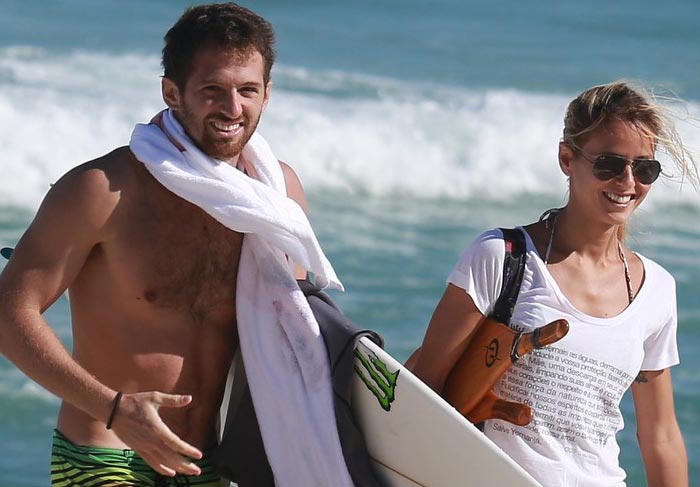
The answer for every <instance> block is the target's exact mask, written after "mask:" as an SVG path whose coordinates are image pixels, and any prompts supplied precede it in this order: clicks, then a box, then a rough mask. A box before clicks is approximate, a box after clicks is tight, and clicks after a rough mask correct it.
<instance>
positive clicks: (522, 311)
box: [411, 82, 697, 487]
mask: <svg viewBox="0 0 700 487" xmlns="http://www.w3.org/2000/svg"><path fill="white" fill-rule="evenodd" d="M659 148H663V149H665V150H666V151H667V152H668V153H669V154H670V155H671V156H672V158H673V159H674V161H675V162H676V163H677V164H678V165H679V167H680V168H681V169H682V170H683V173H684V174H690V175H696V174H697V171H696V169H695V167H694V165H693V163H692V162H693V161H692V158H691V157H690V156H689V155H688V153H687V151H686V150H685V149H684V148H683V147H682V145H680V143H679V141H678V137H677V134H676V132H675V129H674V128H673V126H672V125H671V124H670V123H669V122H668V120H667V118H666V117H665V116H664V112H663V110H662V109H661V108H660V107H659V106H657V105H656V104H654V103H653V102H652V101H651V98H650V97H649V96H648V95H646V94H644V92H643V91H641V90H638V89H636V88H633V87H632V86H630V85H629V84H628V83H624V82H617V83H612V84H607V85H603V86H596V87H594V88H591V89H588V90H586V91H584V92H583V93H581V94H580V95H579V96H578V97H577V98H576V99H575V100H573V101H572V102H571V103H570V105H569V107H568V109H567V113H566V117H565V127H564V135H563V139H562V141H561V142H560V144H559V166H560V168H561V170H562V171H563V173H564V174H565V175H566V176H567V177H568V180H569V199H568V202H567V204H566V206H564V207H563V208H561V209H557V210H550V211H548V212H546V213H545V215H543V218H542V219H541V220H540V221H538V222H537V223H533V224H531V225H527V226H525V227H522V228H523V229H524V231H525V233H526V243H527V259H526V264H525V272H524V278H523V281H522V284H521V288H520V294H519V297H518V300H517V303H516V306H515V309H514V313H513V318H512V322H511V326H512V327H514V328H516V329H517V330H519V331H523V332H528V331H532V330H533V329H535V328H537V327H540V326H542V325H544V324H546V323H549V322H552V321H553V320H556V319H561V318H563V319H566V320H567V321H568V322H569V325H570V329H569V332H568V334H567V335H566V336H565V337H564V338H563V339H561V340H560V341H558V342H557V343H554V344H553V345H551V346H549V347H545V348H542V349H539V350H535V351H533V352H532V353H531V354H529V355H526V356H525V357H523V358H522V359H520V360H519V361H517V362H516V363H515V364H514V365H513V366H512V367H511V368H510V369H509V370H508V371H507V372H506V374H505V375H504V376H503V377H502V378H501V379H500V381H499V382H498V383H497V384H496V387H495V392H496V393H497V395H498V396H500V397H501V398H503V399H506V400H510V401H517V402H520V403H524V404H527V405H528V406H530V407H531V408H532V411H533V413H534V416H533V420H532V421H531V422H530V423H529V424H528V425H526V426H516V425H514V424H511V423H508V422H506V421H503V420H498V419H494V420H489V421H487V422H486V424H485V426H484V432H485V434H486V435H488V436H489V437H490V438H491V439H492V440H493V441H494V442H495V443H497V444H498V445H499V446H500V447H501V448H503V449H504V450H505V451H506V452H507V453H508V454H509V455H510V456H511V457H512V458H514V459H515V460H516V461H517V462H518V463H520V465H521V466H523V467H524V468H525V469H526V470H527V471H528V472H529V473H530V474H531V475H533V476H534V477H535V478H536V479H537V480H538V481H539V482H540V483H542V484H543V485H544V486H579V487H585V486H591V487H592V486H595V487H602V486H624V485H625V477H626V474H625V472H624V470H623V469H622V468H621V467H620V465H619V461H618V457H619V446H618V444H617V441H616V439H615V435H616V433H617V432H618V431H619V430H621V429H622V427H623V419H622V414H621V412H620V407H619V404H620V400H621V398H622V396H623V393H624V392H625V391H626V390H627V389H628V388H629V387H631V388H632V394H633V397H634V407H635V412H636V416H637V428H638V429H637V436H638V438H639V445H640V449H641V452H642V457H643V460H644V465H645V469H646V473H647V477H648V483H649V485H650V486H661V485H663V486H687V485H688V467H687V455H686V451H685V446H684V443H683V438H682V436H681V431H680V429H679V426H678V423H677V420H676V415H675V411H674V404H673V388H672V383H671V371H670V367H672V366H673V365H675V364H677V363H678V362H679V357H678V348H677V344H676V327H677V318H676V296H675V282H674V279H673V277H672V276H671V275H670V274H669V273H668V272H667V271H666V270H664V269H663V268H662V267H661V266H659V265H658V264H656V263H655V262H653V261H652V260H650V259H648V258H646V257H644V256H642V255H640V254H638V253H635V252H633V251H632V250H631V249H629V248H628V247H627V246H626V245H625V242H624V237H625V229H626V225H627V222H628V221H629V219H630V217H631V216H632V214H633V213H634V212H635V210H636V209H637V208H638V207H639V205H641V204H642V202H643V201H644V199H645V198H646V197H647V195H648V194H649V192H650V191H651V189H652V187H653V183H654V181H656V179H657V178H658V177H659V175H660V174H661V172H662V168H661V165H660V163H659V162H658V161H657V160H656V152H657V150H658V149H659ZM504 247H505V246H504V241H503V236H502V233H501V232H500V231H499V230H491V231H488V232H485V233H483V234H482V235H481V236H479V237H478V238H477V239H476V241H475V242H473V243H472V245H471V246H470V247H469V248H467V249H466V250H465V252H464V253H463V254H462V256H461V258H460V260H459V262H458V263H457V265H456V267H455V269H454V270H453V272H452V273H451V274H450V276H449V278H448V286H447V289H446V291H445V293H444V295H443V297H442V299H441V301H440V303H439V304H438V306H437V308H436V310H435V312H434V314H433V317H432V319H431V322H430V325H429V327H428V330H427V333H426V336H425V339H424V342H423V345H422V347H421V349H420V351H419V352H418V353H417V354H416V355H415V356H414V357H413V358H412V359H411V367H412V368H413V370H414V372H415V373H416V374H417V375H418V376H419V377H420V378H422V379H423V380H424V381H425V382H426V383H427V384H428V385H430V386H431V387H432V388H433V389H435V390H436V391H437V392H439V393H442V392H443V389H444V387H445V381H446V378H447V377H448V375H449V373H450V371H451V370H452V368H453V367H454V365H455V363H456V362H457V361H458V359H459V358H460V357H461V355H462V354H463V353H464V350H465V349H466V346H467V344H468V343H469V339H470V337H471V336H472V333H473V331H474V329H475V328H476V326H477V324H478V323H479V321H480V320H481V319H482V318H483V317H484V316H485V315H488V314H489V313H490V312H491V310H492V306H493V304H494V301H495V299H496V298H497V297H498V293H499V292H500V288H501V280H502V273H503V261H504Z"/></svg>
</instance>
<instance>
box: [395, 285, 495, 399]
mask: <svg viewBox="0 0 700 487" xmlns="http://www.w3.org/2000/svg"><path fill="white" fill-rule="evenodd" d="M483 317H484V315H482V314H481V312H480V311H479V309H478V308H477V307H476V305H475V304H474V301H473V300H472V298H471V296H469V295H468V294H467V293H466V292H465V291H464V289H461V288H459V287H457V286H455V285H454V284H448V285H447V289H446V290H445V293H444V294H443V296H442V299H441V300H440V302H439V303H438V305H437V308H435V311H434V313H433V317H432V318H431V319H430V324H429V325H428V330H427V331H426V334H425V338H424V339H423V345H422V346H421V348H420V349H419V350H418V351H417V352H416V353H415V354H414V356H412V357H411V359H409V365H408V366H409V368H411V370H412V371H413V373H414V374H416V376H418V377H419V378H420V379H421V380H423V382H425V383H426V384H428V386H430V387H431V388H432V389H433V390H434V391H435V392H437V393H438V394H441V393H442V389H443V388H444V386H445V381H446V380H447V376H448V374H449V373H450V371H451V370H452V368H453V367H454V365H455V364H456V363H457V361H458V360H459V358H460V357H461V356H462V354H463V353H464V351H465V349H466V348H467V345H468V344H469V340H470V338H471V337H472V335H473V333H474V331H475V329H476V325H477V324H478V323H479V321H480V320H481V319H482V318H483Z"/></svg>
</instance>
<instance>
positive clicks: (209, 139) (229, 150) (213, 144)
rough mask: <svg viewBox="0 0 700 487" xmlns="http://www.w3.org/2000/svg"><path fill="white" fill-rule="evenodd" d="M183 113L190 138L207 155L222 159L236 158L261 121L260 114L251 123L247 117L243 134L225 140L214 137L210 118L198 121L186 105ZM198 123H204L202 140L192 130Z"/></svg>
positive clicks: (186, 130)
mask: <svg viewBox="0 0 700 487" xmlns="http://www.w3.org/2000/svg"><path fill="white" fill-rule="evenodd" d="M181 113H182V121H181V124H182V126H183V127H184V129H185V132H187V135H189V137H190V139H192V141H193V142H194V143H195V144H196V145H197V146H198V147H199V148H200V149H201V150H202V152H204V153H205V154H206V155H208V156H209V157H213V158H214V159H218V160H220V161H229V160H233V159H235V158H236V157H237V156H238V155H239V154H240V153H241V152H242V151H243V148H244V147H245V145H246V144H247V143H248V141H249V140H250V138H251V137H252V136H253V133H254V132H255V129H256V128H257V126H258V122H259V121H260V115H258V118H257V119H256V120H253V121H252V123H249V121H248V120H247V119H245V120H243V122H245V124H244V125H243V127H244V129H243V134H242V135H241V136H240V137H238V138H236V139H235V140H225V139H217V138H215V137H213V136H212V134H211V133H210V132H209V130H208V128H207V127H208V124H209V121H210V119H205V120H204V121H202V122H197V121H196V120H195V117H194V116H193V115H192V112H191V111H190V110H189V109H187V107H184V108H183V110H182V112H181ZM214 118H215V117H214ZM218 120H219V121H220V122H221V121H222V120H221V118H219V119H218ZM196 123H201V124H202V126H201V129H202V132H201V133H202V136H201V140H195V139H194V138H193V137H192V130H191V129H190V127H193V126H194V125H195V124H196ZM222 123H225V122H222Z"/></svg>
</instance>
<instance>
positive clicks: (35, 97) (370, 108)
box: [0, 47, 700, 209]
mask: <svg viewBox="0 0 700 487" xmlns="http://www.w3.org/2000/svg"><path fill="white" fill-rule="evenodd" d="M159 75H160V68H159V66H158V58H157V57H156V56H143V55H137V54H129V55H109V54H104V53H93V52H73V53H69V54H65V55H62V56H57V55H49V54H47V53H46V52H45V51H42V50H39V49H36V48H18V47H16V48H6V49H3V50H0V147H1V148H2V149H1V150H2V154H1V157H0V205H11V206H19V207H24V208H29V209H33V208H35V207H36V205H37V204H38V203H39V201H40V200H41V198H42V196H43V195H44V194H45V192H46V190H47V189H48V187H49V184H50V183H51V182H53V181H55V180H56V179H57V178H58V177H59V176H60V175H61V174H63V173H64V172H66V171H67V170H68V169H70V168H71V167H73V166H75V165H76V164H78V163H80V162H83V161H86V160H89V159H91V158H93V157H96V156H99V155H101V154H103V153H105V152H107V151H109V150H111V149H112V148H114V147H117V146H119V145H123V144H125V143H126V142H127V141H128V138H129V134H130V132H131V129H132V127H133V124H134V123H136V122H142V121H145V120H148V119H149V118H150V117H151V116H152V115H153V114H154V113H155V112H157V111H158V110H159V109H160V108H162V106H163V104H162V101H161V100H160V92H159ZM274 77H275V88H274V91H273V98H272V101H271V103H270V106H269V108H268V110H267V113H266V114H265V116H264V117H263V122H262V124H261V126H260V130H261V132H262V133H263V134H264V135H265V136H266V137H267V138H268V140H269V141H270V143H271V145H272V146H273V149H274V150H275V151H276V153H277V154H278V156H279V157H280V158H281V159H284V160H287V161H288V162H290V163H291V164H292V165H293V166H294V167H295V168H296V169H297V171H298V172H299V173H300V175H301V177H302V180H303V181H304V184H305V186H306V188H307V189H308V190H314V189H337V190H343V191H348V192H353V193H359V194H377V195H386V194H404V195H409V196H415V197H420V198H436V197H449V198H471V197H479V198H487V199H494V200H506V199H511V198H513V197H516V196H522V195H523V194H538V195H548V196H555V197H561V199H562V201H563V200H564V198H565V192H566V182H565V179H564V177H563V175H562V174H561V173H560V171H559V170H558V167H557V162H556V150H557V141H558V139H559V137H560V133H561V125H562V116H563V112H564V109H565V106H566V103H567V101H568V99H569V98H570V96H571V95H570V94H541V93H539V94H538V93H528V92H523V91H518V90H489V89H484V90H467V89H464V88H457V87H448V86H444V85H439V84H426V83H407V82H401V81H397V80H393V79H388V78H377V77H369V76H363V75H357V74H348V73H342V72H337V71H336V72H333V71H328V72H319V71H311V70H307V69H303V68H298V67H295V68H292V67H284V66H280V67H277V68H276V70H275V72H274ZM690 108H691V110H692V111H693V113H694V114H695V115H696V116H698V115H700V106H699V105H698V104H697V103H691V104H690ZM681 132H682V134H683V135H684V138H685V140H686V141H687V142H688V143H689V144H691V145H694V146H696V147H700V134H698V131H697V128H693V127H681ZM654 193H655V195H654V197H653V198H652V199H651V200H652V201H654V200H656V201H675V202H680V203H684V204H690V205H692V206H700V197H698V194H697V193H695V192H694V191H692V188H690V186H689V185H686V186H685V187H684V188H683V190H682V191H680V192H679V191H678V186H677V185H676V184H674V183H670V182H666V181H662V182H660V183H659V184H657V185H655V191H654Z"/></svg>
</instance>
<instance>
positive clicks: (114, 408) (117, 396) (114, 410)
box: [107, 391, 123, 430]
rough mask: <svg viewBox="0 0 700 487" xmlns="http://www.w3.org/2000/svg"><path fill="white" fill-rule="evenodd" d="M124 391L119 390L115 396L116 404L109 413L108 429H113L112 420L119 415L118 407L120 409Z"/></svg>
mask: <svg viewBox="0 0 700 487" xmlns="http://www.w3.org/2000/svg"><path fill="white" fill-rule="evenodd" d="M122 394H123V393H122V392H121V391H119V392H117V395H116V396H115V397H114V405H113V406H112V412H111V413H110V414H109V419H108V420H107V429H108V430H111V429H112V421H114V417H115V416H116V415H117V409H119V401H121V400H122Z"/></svg>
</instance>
